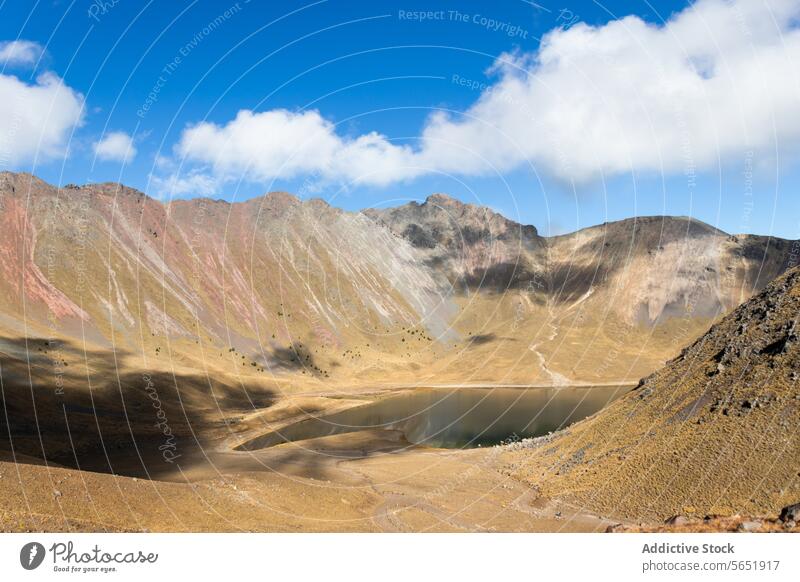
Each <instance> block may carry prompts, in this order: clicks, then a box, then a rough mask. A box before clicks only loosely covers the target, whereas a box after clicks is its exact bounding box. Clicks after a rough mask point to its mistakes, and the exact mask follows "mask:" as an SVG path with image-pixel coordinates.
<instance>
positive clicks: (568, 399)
mask: <svg viewBox="0 0 800 582" xmlns="http://www.w3.org/2000/svg"><path fill="white" fill-rule="evenodd" d="M630 389H631V386H586V387H584V386H581V387H563V388H427V389H418V390H414V391H413V392H406V393H403V394H399V395H397V396H390V397H387V398H383V399H380V400H377V401H375V402H372V403H370V404H365V405H363V406H357V407H354V408H350V409H348V410H344V411H341V412H335V413H332V414H329V415H326V416H320V417H318V418H310V419H306V420H302V421H299V422H296V423H294V424H291V425H289V426H287V427H284V428H283V429H281V430H280V431H274V432H270V433H267V434H264V435H261V436H259V437H256V438H255V439H253V440H251V441H249V442H247V443H245V444H243V445H241V446H240V447H239V449H240V450H254V449H261V448H265V447H271V446H274V445H277V444H281V443H284V442H287V441H300V440H305V439H310V438H318V437H323V436H329V435H334V434H342V433H346V432H353V431H358V430H365V429H376V428H377V429H381V428H383V429H387V430H400V431H402V432H403V434H404V435H405V437H406V440H408V441H409V442H411V443H414V444H417V445H426V446H430V447H440V448H464V447H477V446H479V445H482V446H486V445H494V444H498V443H500V442H503V441H506V440H508V439H515V438H528V437H536V436H541V435H544V434H547V433H548V432H551V431H554V430H558V429H561V428H564V427H566V426H569V425H570V424H572V423H573V422H577V421H578V420H581V419H583V418H586V417H587V416H590V415H592V414H594V413H595V412H597V411H598V410H600V409H601V408H603V407H605V406H607V405H608V404H610V403H611V402H613V401H614V400H616V399H617V398H619V397H620V396H622V395H623V394H624V393H625V392H627V391H629V390H630Z"/></svg>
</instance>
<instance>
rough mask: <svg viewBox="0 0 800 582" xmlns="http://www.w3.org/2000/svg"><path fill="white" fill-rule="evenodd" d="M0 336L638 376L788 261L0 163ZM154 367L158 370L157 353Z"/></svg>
mask: <svg viewBox="0 0 800 582" xmlns="http://www.w3.org/2000/svg"><path fill="white" fill-rule="evenodd" d="M0 254H1V258H2V261H1V262H0V269H2V281H0V288H1V289H0V330H1V331H2V334H3V335H4V336H5V337H7V338H12V339H13V338H21V337H40V338H51V339H59V338H60V339H70V338H78V339H79V340H80V342H82V343H84V344H86V345H90V346H91V347H92V348H93V349H94V348H96V349H99V350H102V349H111V348H113V349H115V350H126V351H128V352H132V353H136V354H139V355H141V356H146V357H148V358H149V359H150V360H152V361H153V362H154V365H162V364H163V365H164V366H170V365H173V364H175V363H179V364H181V365H186V366H189V367H204V368H205V367H215V368H217V367H218V368H224V369H227V370H229V371H233V372H235V373H236V374H238V375H241V374H248V375H259V374H260V375H266V376H270V377H271V376H276V375H278V376H285V375H297V376H299V377H303V378H304V379H306V380H308V381H312V382H315V381H324V382H347V383H352V382H353V381H359V382H360V381H363V382H376V381H380V382H386V381H396V382H454V381H457V382H473V381H482V382H485V381H492V382H523V383H547V384H552V383H564V382H574V381H586V382H596V381H608V380H628V379H635V378H638V377H639V376H641V375H642V374H644V373H648V372H650V371H651V370H653V369H655V368H656V367H657V366H658V365H659V364H661V363H662V362H663V361H664V360H665V359H667V358H668V357H671V356H672V355H674V353H675V351H676V350H677V349H678V348H679V346H681V345H683V344H685V343H686V342H687V341H688V340H690V339H693V338H694V337H696V335H697V334H699V333H700V331H701V330H702V329H704V328H705V327H707V326H708V324H709V323H710V322H711V321H713V320H714V319H715V318H716V317H718V316H719V315H720V314H721V313H724V312H725V311H727V310H729V309H731V308H733V307H734V306H736V305H737V304H738V303H740V302H741V301H743V300H745V299H747V298H748V297H749V296H750V295H751V294H752V293H753V292H754V291H756V290H758V289H760V288H761V287H763V285H765V284H766V282H767V281H769V280H770V279H771V278H773V277H774V276H776V275H777V274H779V273H780V272H782V270H783V269H784V268H785V266H786V264H787V260H788V255H789V243H788V242H787V241H782V240H778V239H769V238H764V237H753V236H741V237H732V236H728V235H726V234H725V233H722V232H720V231H718V230H716V229H713V228H711V227H709V226H707V225H704V224H701V223H698V222H696V221H692V220H689V219H682V218H666V217H665V218H638V219H631V220H626V221H622V222H617V223H610V224H605V225H601V226H597V227H593V228H589V229H584V230H581V231H579V232H576V233H573V234H570V235H564V236H559V237H553V238H546V237H542V236H540V235H539V234H538V233H537V232H536V229H535V228H534V227H532V226H523V225H520V224H517V223H515V222H513V221H510V220H508V219H506V218H504V217H502V216H500V215H499V214H496V213H494V212H492V211H490V210H489V209H486V208H483V207H476V206H472V205H468V204H463V203H461V202H459V201H456V200H454V199H452V198H449V197H447V196H444V195H441V194H437V195H433V196H431V197H429V198H428V199H427V200H426V201H425V202H424V203H422V204H416V203H412V204H409V205H406V206H402V207H399V208H394V209H389V210H380V211H374V210H373V211H366V212H364V213H347V212H343V211H341V210H338V209H336V208H333V207H331V206H329V205H327V204H326V203H325V202H322V201H320V200H310V201H305V202H304V201H300V200H298V199H297V198H295V197H294V196H291V195H289V194H286V193H271V194H268V195H266V196H263V197H259V198H255V199H252V200H248V201H245V202H241V203H228V202H223V201H213V200H208V199H192V200H178V201H174V202H171V203H168V204H163V203H161V202H159V201H157V200H154V199H152V198H149V197H148V196H146V195H144V194H142V193H141V192H138V191H135V190H132V189H130V188H127V187H124V186H121V185H118V184H92V185H87V186H81V187H78V186H68V187H65V188H56V187H53V186H50V185H48V184H46V183H45V182H43V181H41V180H39V179H38V178H35V177H33V176H30V175H27V174H13V173H8V172H4V173H2V174H0ZM159 362H161V363H160V364H159Z"/></svg>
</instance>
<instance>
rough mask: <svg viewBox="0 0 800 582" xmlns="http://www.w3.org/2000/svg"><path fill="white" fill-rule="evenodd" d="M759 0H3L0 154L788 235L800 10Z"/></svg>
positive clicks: (380, 198)
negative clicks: (690, 1)
mask: <svg viewBox="0 0 800 582" xmlns="http://www.w3.org/2000/svg"><path fill="white" fill-rule="evenodd" d="M768 1H769V2H771V3H773V4H774V5H770V6H768V8H769V9H770V11H768V12H764V13H763V14H761V13H760V12H759V10H763V7H764V0H737V2H736V3H734V4H735V5H730V4H724V3H722V0H719V1H716V0H705V2H701V3H698V4H699V5H700V6H701V8H698V10H697V11H696V12H697V14H694V13H692V12H691V9H687V5H686V3H684V2H651V3H647V2H638V1H635V0H634V1H630V0H628V1H625V2H603V3H595V2H570V1H563V2H558V3H554V2H549V1H544V2H542V3H539V4H534V3H531V2H527V1H525V0H505V1H502V2H493V3H488V2H468V1H467V2H453V1H451V2H436V1H434V2H405V1H402V2H380V1H376V2H345V1H342V0H328V1H321V2H310V3H309V2H288V1H282V2H256V1H255V0H253V1H252V2H246V1H244V0H240V1H239V2H238V3H237V2H230V1H213V2H189V1H169V2H168V1H152V2H149V3H145V2H133V1H128V0H117V1H116V2H114V1H113V0H106V1H105V2H103V1H100V0H97V1H83V0H81V1H78V0H76V1H74V2H67V1H59V2H45V1H40V2H36V3H33V2H17V1H10V2H9V1H6V2H2V3H1V4H0V15H2V18H0V42H3V43H5V45H3V44H0V69H2V70H0V75H2V76H1V77H0V81H4V83H3V84H0V99H2V103H5V105H0V107H3V108H4V109H6V111H4V116H5V118H6V120H7V121H6V122H4V123H5V125H3V124H2V123H3V122H0V138H3V135H2V133H3V131H5V133H6V135H5V137H4V138H3V140H4V141H3V142H2V143H5V144H6V145H5V146H3V145H2V143H0V154H3V155H1V156H0V169H13V170H25V171H32V172H33V173H35V174H37V175H39V176H41V177H42V178H44V179H46V180H48V181H50V182H53V183H57V184H66V183H84V182H90V181H121V182H123V183H125V184H128V185H131V186H134V187H137V188H140V189H142V190H145V191H147V192H148V193H150V194H151V195H155V196H159V197H162V198H169V197H173V196H176V197H187V196H192V195H198V194H205V195H210V196H212V197H219V198H225V199H228V200H233V199H244V198H249V197H252V196H255V195H259V194H262V193H264V192H266V191H269V190H278V189H280V190H288V191H291V192H295V193H299V194H300V195H301V196H303V197H311V196H319V197H322V198H325V199H327V200H328V201H330V202H331V203H332V204H334V205H337V206H340V207H343V208H346V209H359V208H364V207H368V206H379V205H394V204H398V203H402V202H405V201H407V200H410V199H416V200H419V199H424V198H425V197H426V196H427V195H428V194H430V193H432V192H447V193H449V194H451V195H454V196H456V197H458V198H461V199H463V200H465V201H468V202H474V203H481V204H486V205H489V206H491V207H493V208H495V209H496V210H498V211H500V212H502V213H503V214H505V215H506V216H509V217H510V218H513V219H515V220H518V221H520V222H523V223H528V224H534V225H535V226H536V227H537V228H538V229H539V230H540V232H542V233H543V234H557V233H560V232H568V231H572V230H575V229H577V228H581V227H585V226H589V225H593V224H599V223H602V222H605V221H609V220H617V219H621V218H626V217H630V216H634V215H652V214H673V215H691V216H694V217H696V218H698V219H700V220H703V221H705V222H708V223H711V224H714V225H716V226H718V227H720V228H722V229H723V230H726V231H728V232H755V233H758V234H774V235H776V236H782V237H787V238H800V232H799V231H800V196H798V185H799V184H800V165H799V164H798V163H797V162H796V157H797V156H796V154H797V152H798V151H800V148H798V147H797V143H798V138H799V137H800V129H798V128H797V127H796V124H795V122H794V121H793V120H792V119H793V117H794V118H797V119H800V109H797V108H794V109H793V105H794V104H796V103H798V102H800V101H797V93H796V90H797V87H798V86H800V83H798V79H797V70H798V69H797V63H796V62H795V61H794V60H793V57H794V56H796V55H797V53H796V52H794V50H795V45H796V43H795V40H796V38H795V37H796V34H795V33H796V26H795V25H796V22H797V16H798V14H797V12H796V8H794V9H793V8H792V6H791V4H792V3H791V2H788V4H787V2H785V1H784V0H768ZM795 4H796V2H795ZM731 6H732V8H731ZM793 10H794V11H793ZM421 11H424V12H425V13H426V14H425V15H424V18H423V17H422V15H420V14H418V13H419V12H421ZM726 11H727V12H726ZM776 14H777V17H776ZM782 19H783V20H782ZM665 23H666V24H665ZM770 23H771V24H770ZM770 26H772V27H773V29H771V28H770ZM553 31H556V32H553ZM543 38H544V39H545V41H544V45H542V44H541V43H542V39H543ZM675 39H678V40H675ZM699 39H704V40H702V41H701V40H699ZM23 42H25V43H28V44H24V45H23V44H21V43H23ZM9 43H16V44H9ZM28 49H30V50H31V51H32V52H31V53H30V54H29V53H27V52H25V51H26V50H28ZM4 51H5V52H4ZM776 51H778V52H779V54H778V56H775V53H776ZM781 51H782V52H781ZM639 53H641V54H639ZM3 54H5V55H6V58H5V61H4V60H3V58H2V55H3ZM598 54H599V55H600V56H602V57H603V58H602V59H600V60H597V55H598ZM642 55H643V56H642ZM753 62H755V63H758V64H759V66H756V67H753V66H752V64H753ZM662 69H663V70H662ZM754 69H756V70H757V71H758V72H759V74H760V76H759V77H758V78H757V79H756V81H755V82H754V80H753V78H752V77H750V76H749V75H752V74H753V73H752V71H753V70H754ZM653 71H658V74H660V75H662V76H661V77H654V76H652V75H654V74H655V73H653ZM765 71H766V72H765ZM43 75H44V76H45V77H43ZM48 76H49V77H48ZM14 78H15V79H16V82H15V81H13V80H12V79H14ZM48 79H49V80H48ZM54 79H55V80H54ZM662 81H663V82H664V84H663V86H659V84H660V83H661V82H662ZM684 83H685V85H684ZM754 86H755V87H756V89H753V87H754ZM45 88H48V89H49V90H50V91H48V92H46V94H45V95H44V97H43V98H42V99H41V100H39V101H37V100H35V99H32V98H31V99H28V98H27V96H28V95H29V93H28V91H33V89H42V91H40V92H41V93H45V91H44V89H45ZM673 89H674V95H668V96H665V93H670V92H671V91H673ZM3 91H8V95H3ZM65 94H66V95H65ZM31 95H32V93H31ZM698 95H700V96H701V98H700V99H698V97H697V96H698ZM20 96H21V97H20ZM48 99H49V101H48ZM40 101H41V103H40ZM15 103H16V105H14V104H15ZM75 103H79V104H80V111H79V112H78V111H77V110H76V108H75ZM9 104H11V105H9ZM15 107H16V108H17V109H19V111H22V112H23V113H22V114H21V113H19V111H17V110H16V109H14V108H15ZM36 107H38V108H39V109H36ZM242 112H247V113H246V114H245V115H242ZM270 112H272V113H270ZM437 112H439V113H437ZM442 112H443V113H442ZM56 114H57V115H56ZM306 114H307V115H306ZM437 115H439V117H437ZM29 118H31V119H34V118H35V119H38V120H43V121H39V122H37V121H35V120H29ZM606 118H607V119H606ZM9 119H11V121H8V120H9ZM497 119H502V120H503V121H501V122H498V123H497V125H498V127H497V128H496V127H494V123H495V120H497ZM15 120H16V121H15ZM26 123H30V124H31V127H30V130H29V131H27V133H28V134H31V135H33V134H36V135H37V136H39V134H40V133H41V139H37V140H34V141H33V142H32V143H29V144H27V145H25V144H23V143H22V142H21V141H20V139H21V137H20V136H21V135H22V134H23V133H25V130H26V129H27V126H26V125H25V124H26ZM37 123H40V124H41V125H37ZM527 124H530V125H529V126H528V125H527ZM487 125H489V126H492V127H491V128H490V129H488V130H487V129H486V127H487ZM643 125H649V126H651V127H649V128H648V130H647V131H641V129H642V126H643ZM739 125H741V126H742V127H743V128H744V129H740V128H739ZM193 128H194V129H193ZM304 131H305V132H308V133H307V139H301V140H300V141H299V142H298V143H296V144H295V143H294V142H292V139H293V138H292V137H291V136H296V135H301V134H303V132H304ZM37 132H39V133H37ZM648 132H649V133H648ZM45 134H46V135H45ZM711 135H713V136H715V139H710V138H709V136H711ZM287 136H289V137H287ZM665 136H666V137H665ZM126 140H128V141H126ZM286 142H292V143H291V144H290V145H289V146H287V145H286ZM45 143H46V144H48V145H47V147H44V146H43V145H42V144H45ZM282 144H283V145H282ZM309 144H312V145H309ZM654 144H656V145H654ZM562 146H563V151H562ZM3 147H5V148H6V150H3V149H2V148H3ZM26 148H27V149H26ZM287 148H288V149H287ZM467 150H469V151H467ZM251 151H257V152H258V155H257V156H255V157H254V159H250V158H248V152H251ZM266 159H269V160H271V161H265V160H266ZM287 159H288V160H289V161H288V165H287V163H286V160H287ZM628 160H630V163H628ZM373 170H375V174H371V172H372V171H373ZM365 176H367V178H364V177H365ZM187 178H191V180H190V181H189V182H188V183H187V181H186V179H187Z"/></svg>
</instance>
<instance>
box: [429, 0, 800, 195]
mask: <svg viewBox="0 0 800 582" xmlns="http://www.w3.org/2000/svg"><path fill="white" fill-rule="evenodd" d="M798 16H800V3H798V2H797V0H768V1H765V0H737V1H733V2H724V1H722V0H700V1H699V2H697V3H696V4H694V5H693V6H691V7H689V8H687V9H685V10H684V11H682V12H680V13H678V14H676V15H675V16H673V17H672V18H671V19H670V20H669V21H668V22H667V23H666V24H665V25H664V26H655V25H652V24H648V23H646V22H644V21H642V20H641V19H639V18H637V17H633V16H629V17H627V18H624V19H622V20H618V21H613V22H610V23H608V24H607V25H605V26H599V27H591V26H587V25H585V24H579V25H577V26H575V27H573V28H570V29H569V30H555V31H552V32H550V33H549V34H548V35H546V36H545V37H544V39H543V40H542V44H541V47H540V50H539V51H538V53H537V54H536V55H535V58H534V57H530V56H526V55H505V56H504V57H503V58H502V59H500V60H499V61H498V64H497V65H496V69H497V70H498V74H499V75H500V79H499V81H498V82H497V84H496V85H494V86H493V87H492V88H491V90H490V91H487V92H485V93H484V94H483V95H482V96H481V98H480V99H479V100H478V102H477V103H476V104H475V105H474V106H473V107H472V108H470V110H469V111H467V112H466V114H465V115H464V117H463V118H460V119H452V118H449V117H445V116H434V117H433V119H432V120H431V123H429V125H428V126H427V127H426V128H425V130H424V134H423V136H424V142H425V143H426V146H427V149H426V150H425V151H423V154H427V160H428V161H429V162H430V163H432V164H433V165H435V166H436V167H437V168H439V169H443V170H450V171H457V170H458V169H459V168H463V167H467V168H472V169H474V170H475V171H478V172H481V171H486V169H485V168H481V167H480V165H479V164H476V163H475V161H474V159H473V160H472V162H471V161H470V160H471V158H472V156H471V155H470V154H468V153H465V151H464V149H462V147H463V146H464V145H471V147H472V148H473V149H474V150H475V153H476V154H478V155H480V156H482V157H484V158H485V159H486V160H487V161H488V162H489V163H491V164H493V165H495V166H496V167H498V168H500V169H501V170H503V169H508V168H511V167H514V166H516V165H519V164H523V163H526V162H527V161H530V162H531V163H533V164H535V165H538V166H540V167H542V168H544V169H547V170H548V171H550V172H552V173H555V174H556V175H558V176H560V177H563V178H567V179H575V180H579V181H581V180H588V179H592V178H597V177H599V174H600V173H607V174H617V173H624V172H629V171H631V170H639V171H641V170H645V171H648V170H649V171H661V170H662V169H663V170H664V171H667V172H681V171H693V169H695V168H696V169H703V168H709V167H713V166H714V164H716V163H718V161H719V160H722V161H723V162H724V161H725V160H727V159H731V158H736V157H737V156H742V155H743V153H744V152H745V151H749V150H752V151H763V152H771V153H772V154H774V152H775V148H776V147H785V146H788V145H790V144H791V145H796V141H797V139H798V138H800V74H799V73H800V31H799V30H798V29H797V28H796V26H794V25H793V22H794V23H795V24H796V21H795V20H794V19H796V18H797V17H798ZM447 144H453V145H452V146H449V145H447ZM739 159H742V158H739Z"/></svg>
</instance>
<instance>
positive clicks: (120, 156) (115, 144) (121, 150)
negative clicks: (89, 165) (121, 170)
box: [94, 131, 136, 163]
mask: <svg viewBox="0 0 800 582" xmlns="http://www.w3.org/2000/svg"><path fill="white" fill-rule="evenodd" d="M94 153H95V155H96V156H97V157H98V158H99V159H101V160H103V161H110V162H123V163H128V162H130V161H132V160H133V158H135V157H136V147H135V146H134V145H133V138H131V136H129V135H128V134H127V133H125V132H123V131H112V132H110V133H107V134H105V136H103V139H101V140H100V141H98V142H95V144H94Z"/></svg>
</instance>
